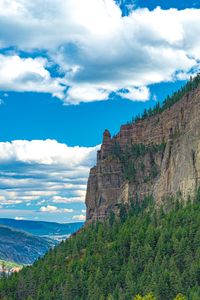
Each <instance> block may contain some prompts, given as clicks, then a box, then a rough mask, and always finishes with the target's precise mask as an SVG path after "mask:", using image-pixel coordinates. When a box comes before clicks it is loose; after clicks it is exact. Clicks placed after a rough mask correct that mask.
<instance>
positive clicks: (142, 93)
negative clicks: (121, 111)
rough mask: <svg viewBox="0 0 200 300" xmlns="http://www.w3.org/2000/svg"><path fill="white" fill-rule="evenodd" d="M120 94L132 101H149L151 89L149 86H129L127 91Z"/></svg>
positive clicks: (119, 93)
mask: <svg viewBox="0 0 200 300" xmlns="http://www.w3.org/2000/svg"><path fill="white" fill-rule="evenodd" d="M118 95H120V96H121V97H122V98H125V99H129V100H132V101H147V100H149V98H150V91H149V89H148V88H147V87H140V88H129V89H127V90H126V91H125V92H118Z"/></svg>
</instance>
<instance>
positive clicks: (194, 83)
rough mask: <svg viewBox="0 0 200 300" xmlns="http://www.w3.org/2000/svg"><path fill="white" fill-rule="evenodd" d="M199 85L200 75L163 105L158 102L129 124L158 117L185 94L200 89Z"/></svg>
mask: <svg viewBox="0 0 200 300" xmlns="http://www.w3.org/2000/svg"><path fill="white" fill-rule="evenodd" d="M199 83H200V74H197V75H196V76H195V77H193V78H192V77H191V78H190V80H189V81H188V82H187V83H186V84H185V85H184V86H183V87H182V88H181V89H180V90H178V91H177V92H175V93H174V94H173V95H171V96H167V98H166V99H165V100H164V101H163V103H162V104H160V103H159V102H157V103H156V105H155V106H154V107H153V108H149V109H148V110H146V109H145V110H144V113H143V114H142V115H138V116H136V117H135V118H133V120H132V121H131V122H129V123H128V124H132V123H135V122H137V121H140V120H144V119H146V118H149V117H151V116H154V115H157V114H159V113H161V112H163V111H164V110H166V109H168V108H170V107H171V106H173V105H174V104H175V103H176V102H178V101H179V100H181V98H182V97H183V96H184V95H185V94H187V93H189V92H191V91H193V90H195V89H196V88H197V87H198V85H199Z"/></svg>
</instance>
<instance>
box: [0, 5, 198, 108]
mask: <svg viewBox="0 0 200 300" xmlns="http://www.w3.org/2000/svg"><path fill="white" fill-rule="evenodd" d="M0 17H1V18H0V37H1V38H0V45H1V47H12V46H13V47H16V48H17V49H19V50H23V51H27V52H28V53H30V51H34V49H39V50H42V51H43V50H44V51H45V53H47V59H48V62H50V63H51V65H54V66H57V69H58V73H60V74H62V76H61V75H60V79H59V76H57V78H54V77H53V76H51V74H50V73H51V71H50V68H48V64H47V62H46V61H45V60H44V59H41V58H39V57H38V58H34V59H29V58H26V59H22V58H20V57H17V56H14V57H15V60H16V61H18V63H20V64H21V65H22V66H23V67H22V71H23V70H24V68H25V74H21V73H20V74H18V75H17V76H19V79H18V80H19V84H18V86H19V87H20V90H23V89H25V90H26V89H32V90H33V89H35V90H36V91H37V90H40V91H43V92H50V93H52V94H53V95H57V96H58V97H60V98H62V100H63V101H64V103H66V104H78V103H80V102H81V101H85V102H91V101H94V100H106V99H108V98H109V95H110V93H111V92H115V93H116V94H119V95H120V96H123V98H128V99H130V100H133V101H135V100H140V101H145V100H148V99H149V96H150V95H149V91H148V88H147V86H148V85H150V84H153V83H159V82H163V81H172V80H176V79H179V78H183V77H184V76H186V75H187V74H188V73H190V72H191V70H193V69H194V68H196V67H197V66H198V64H199V59H200V42H199V41H198V39H197V38H196V37H197V36H199V34H200V26H199V23H200V21H199V20H200V10H199V9H185V10H177V9H170V10H162V9H160V8H157V9H155V10H153V11H149V10H148V9H135V10H134V9H133V10H132V12H131V13H129V15H128V16H126V17H122V14H121V10H120V8H119V6H118V5H117V4H116V3H115V1H114V0H85V1H82V0H76V1H74V0H68V1H65V0H56V1H55V0H49V1H48V6H47V4H46V2H44V1H42V0H36V1H34V2H30V1H25V0H13V1H12V2H11V1H7V0H0ZM5 28H6V30H5ZM191 28H192V30H191ZM8 33H9V34H8ZM4 59H5V57H4ZM10 59H11V57H8V60H10ZM12 59H13V58H12ZM15 63H16V62H15ZM30 64H31V65H33V73H31V72H30V70H29V67H27V66H29V65H30ZM25 65H26V67H27V68H28V70H27V69H26V67H25ZM4 68H5V67H4ZM7 71H8V69H7V68H5V74H6V76H8V75H7ZM23 72H24V71H23ZM27 77H28V79H27ZM30 77H31V80H30ZM21 78H23V80H22V79H21ZM61 78H62V79H61ZM2 82H3V85H5V82H4V80H3V79H2ZM26 82H28V83H29V84H27V87H26V84H25V83H26ZM36 83H37V84H38V86H37V84H36ZM14 88H16V87H15V84H14V83H12V84H11V82H10V85H9V86H8V87H7V89H14ZM122 89H125V90H127V91H128V92H127V93H121V90H122Z"/></svg>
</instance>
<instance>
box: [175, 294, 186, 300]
mask: <svg viewBox="0 0 200 300" xmlns="http://www.w3.org/2000/svg"><path fill="white" fill-rule="evenodd" d="M174 300H187V299H186V297H185V296H183V295H182V294H178V295H177V296H176V298H174Z"/></svg>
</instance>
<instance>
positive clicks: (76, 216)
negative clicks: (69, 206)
mask: <svg viewBox="0 0 200 300" xmlns="http://www.w3.org/2000/svg"><path fill="white" fill-rule="evenodd" d="M72 219H73V220H77V221H85V219H86V217H85V215H83V214H81V215H75V216H73V218H72Z"/></svg>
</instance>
